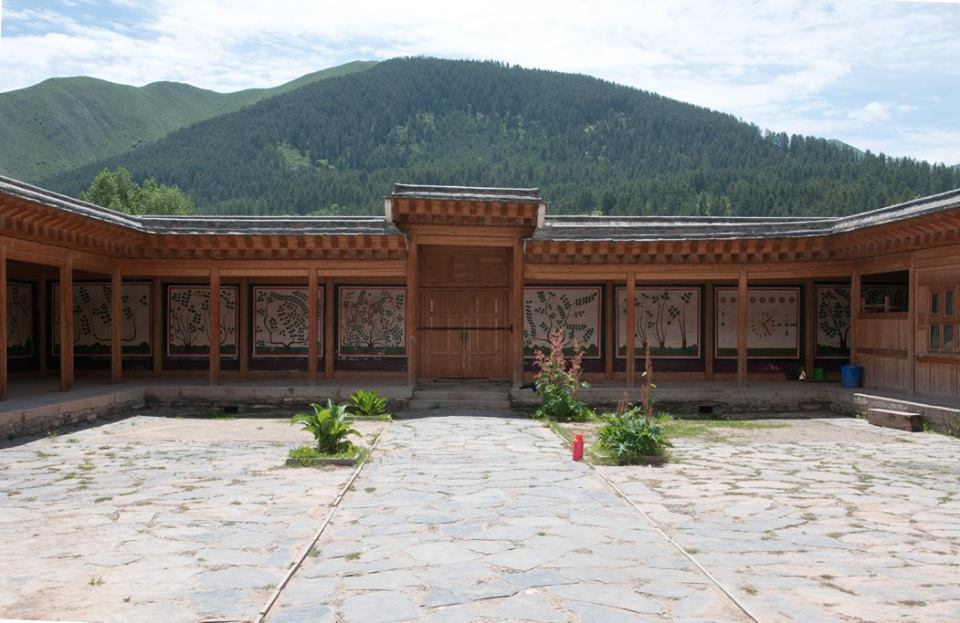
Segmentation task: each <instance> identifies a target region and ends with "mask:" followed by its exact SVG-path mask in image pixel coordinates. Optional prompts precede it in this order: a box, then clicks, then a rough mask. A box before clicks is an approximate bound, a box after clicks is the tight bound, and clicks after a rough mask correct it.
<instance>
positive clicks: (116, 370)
mask: <svg viewBox="0 0 960 623" xmlns="http://www.w3.org/2000/svg"><path fill="white" fill-rule="evenodd" d="M122 296H123V278H122V277H121V276H120V266H119V265H117V266H115V267H114V268H113V274H112V275H111V276H110V382H111V383H119V382H120V381H122V380H123V348H122V347H123V332H122V331H121V329H122V328H123V309H122V307H121V301H122Z"/></svg>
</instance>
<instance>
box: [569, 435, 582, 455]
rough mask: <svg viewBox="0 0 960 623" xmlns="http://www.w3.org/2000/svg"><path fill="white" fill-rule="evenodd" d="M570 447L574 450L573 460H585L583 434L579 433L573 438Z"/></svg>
mask: <svg viewBox="0 0 960 623" xmlns="http://www.w3.org/2000/svg"><path fill="white" fill-rule="evenodd" d="M570 447H571V448H573V460H574V461H582V460H583V433H577V434H576V435H574V437H573V441H572V442H570Z"/></svg>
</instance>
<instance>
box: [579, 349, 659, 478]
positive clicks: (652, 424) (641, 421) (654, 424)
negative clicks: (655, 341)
mask: <svg viewBox="0 0 960 623" xmlns="http://www.w3.org/2000/svg"><path fill="white" fill-rule="evenodd" d="M640 382H641V386H640V404H639V405H637V406H634V407H630V406H629V404H628V403H627V401H626V397H624V399H623V400H621V401H620V402H619V403H618V404H617V411H616V413H608V414H605V415H604V416H603V417H604V419H606V420H607V423H606V424H605V425H604V426H603V427H602V428H600V431H599V441H598V443H597V445H598V446H599V447H600V448H601V449H602V450H604V451H606V452H607V453H608V454H609V455H610V457H611V458H613V459H614V460H615V461H616V462H617V463H619V464H620V465H635V464H637V463H641V462H643V460H644V458H645V457H652V456H663V453H664V451H666V449H667V447H669V446H670V442H669V441H668V440H667V435H666V432H665V430H664V426H663V425H664V423H665V422H666V421H667V420H668V419H669V416H667V415H665V414H659V415H656V416H655V415H654V410H653V390H654V389H656V385H654V384H653V359H652V358H651V356H650V344H649V342H648V343H647V345H646V349H645V351H644V370H643V373H642V374H641V377H640Z"/></svg>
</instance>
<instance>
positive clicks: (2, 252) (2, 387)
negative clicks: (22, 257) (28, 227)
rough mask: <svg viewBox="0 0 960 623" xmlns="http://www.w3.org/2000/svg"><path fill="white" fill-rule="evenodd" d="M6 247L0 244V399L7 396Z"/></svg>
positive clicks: (7, 320)
mask: <svg viewBox="0 0 960 623" xmlns="http://www.w3.org/2000/svg"><path fill="white" fill-rule="evenodd" d="M8 322H9V319H8V318H7V247H6V246H5V245H0V400H3V399H4V398H6V397H7V378H8V374H7V323H8Z"/></svg>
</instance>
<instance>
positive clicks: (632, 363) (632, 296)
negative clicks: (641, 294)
mask: <svg viewBox="0 0 960 623" xmlns="http://www.w3.org/2000/svg"><path fill="white" fill-rule="evenodd" d="M636 299H637V275H636V273H634V272H632V271H631V272H629V273H627V298H626V305H627V330H626V331H624V336H623V337H624V339H625V340H626V346H627V352H626V353H625V357H626V358H627V361H626V365H627V387H633V386H634V384H635V383H636V380H637V379H636V377H637V301H636Z"/></svg>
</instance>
